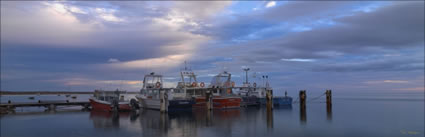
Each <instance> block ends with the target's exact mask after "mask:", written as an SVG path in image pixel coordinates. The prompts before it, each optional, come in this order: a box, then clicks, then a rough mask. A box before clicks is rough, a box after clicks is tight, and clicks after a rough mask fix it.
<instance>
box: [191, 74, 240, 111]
mask: <svg viewBox="0 0 425 137" xmlns="http://www.w3.org/2000/svg"><path fill="white" fill-rule="evenodd" d="M234 85H235V84H234V82H233V81H231V74H230V73H227V72H226V71H224V72H223V73H220V74H218V75H216V76H215V77H214V78H213V79H212V81H211V85H210V86H209V88H208V90H209V91H210V92H211V93H212V95H213V96H212V102H213V108H214V109H230V108H240V106H241V102H242V99H241V98H240V97H238V96H236V95H234V94H233V93H232V88H233V87H234ZM206 102H207V98H206V97H205V96H198V97H196V104H195V105H193V106H194V107H206Z"/></svg>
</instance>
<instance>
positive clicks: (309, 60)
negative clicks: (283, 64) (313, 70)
mask: <svg viewBox="0 0 425 137" xmlns="http://www.w3.org/2000/svg"><path fill="white" fill-rule="evenodd" d="M280 60H282V61H295V62H313V61H315V60H314V59H298V58H293V59H280Z"/></svg>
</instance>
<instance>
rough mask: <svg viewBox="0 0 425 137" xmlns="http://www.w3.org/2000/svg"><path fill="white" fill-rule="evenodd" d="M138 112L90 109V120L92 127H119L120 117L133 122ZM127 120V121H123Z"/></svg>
mask: <svg viewBox="0 0 425 137" xmlns="http://www.w3.org/2000/svg"><path fill="white" fill-rule="evenodd" d="M138 117H139V114H138V113H136V112H108V111H96V110H92V111H90V120H92V121H93V127H94V128H104V129H110V128H111V129H112V128H119V127H120V119H121V120H127V119H130V122H132V123H133V122H135V120H137V118H138ZM124 122H127V121H124Z"/></svg>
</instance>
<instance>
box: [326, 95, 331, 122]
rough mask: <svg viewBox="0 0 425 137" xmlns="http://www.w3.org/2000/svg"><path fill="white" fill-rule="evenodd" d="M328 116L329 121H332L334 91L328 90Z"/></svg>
mask: <svg viewBox="0 0 425 137" xmlns="http://www.w3.org/2000/svg"><path fill="white" fill-rule="evenodd" d="M325 94H326V115H327V119H328V120H329V121H330V120H332V90H330V89H329V90H326V92H325Z"/></svg>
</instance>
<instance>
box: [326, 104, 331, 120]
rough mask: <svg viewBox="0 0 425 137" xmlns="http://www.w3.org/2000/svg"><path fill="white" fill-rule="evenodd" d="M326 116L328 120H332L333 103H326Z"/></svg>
mask: <svg viewBox="0 0 425 137" xmlns="http://www.w3.org/2000/svg"><path fill="white" fill-rule="evenodd" d="M326 116H327V117H326V118H327V120H328V121H332V104H327V105H326Z"/></svg>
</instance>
